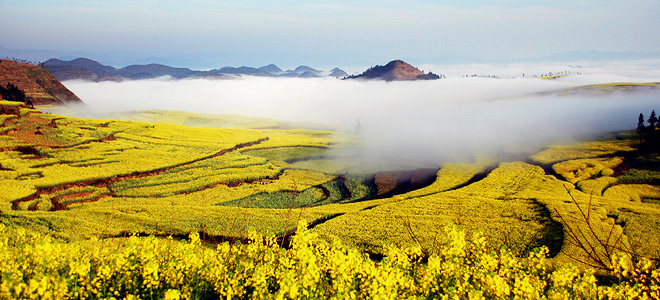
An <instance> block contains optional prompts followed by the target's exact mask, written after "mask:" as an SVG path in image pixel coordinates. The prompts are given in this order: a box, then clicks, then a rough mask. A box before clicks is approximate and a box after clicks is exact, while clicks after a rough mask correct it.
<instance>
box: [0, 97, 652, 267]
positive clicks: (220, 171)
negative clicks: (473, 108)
mask: <svg viewBox="0 0 660 300" xmlns="http://www.w3.org/2000/svg"><path fill="white" fill-rule="evenodd" d="M0 107H2V110H1V111H2V115H0V121H1V122H2V127H0V149H1V150H2V151H1V152H0V191H2V193H0V211H1V213H2V219H1V220H0V221H1V223H2V224H3V225H4V226H5V228H10V230H11V231H15V230H27V231H29V232H33V233H34V234H39V235H44V236H49V237H51V238H53V239H54V240H55V241H60V242H68V243H71V242H83V243H84V242H85V241H87V240H89V239H90V238H94V239H98V238H100V239H106V238H116V237H126V236H129V235H138V236H145V235H155V236H160V237H165V236H169V235H174V236H178V237H185V236H187V235H188V234H189V233H191V232H200V233H202V237H203V241H213V242H220V241H235V240H245V239H247V238H248V233H249V232H250V231H253V232H254V233H256V234H258V235H278V236H280V238H281V239H285V238H286V236H287V233H288V232H291V231H292V230H294V229H295V228H296V225H297V223H298V222H299V221H300V220H306V221H307V224H308V226H307V227H308V228H309V231H310V232H312V233H314V234H316V235H318V236H319V237H320V239H321V240H326V241H332V240H333V239H336V238H338V239H339V240H341V241H342V243H343V244H344V245H346V246H348V247H352V248H354V249H357V250H358V251H361V252H366V253H368V254H369V255H371V256H372V257H375V258H378V257H381V256H382V255H385V254H387V252H388V249H389V248H388V247H390V246H392V245H394V246H397V247H402V248H406V247H419V251H421V253H423V255H431V254H433V253H437V252H438V251H441V246H440V245H443V244H444V243H446V242H448V241H450V239H451V237H450V236H449V235H448V231H447V230H446V228H447V225H458V226H459V227H460V228H461V230H464V232H467V234H469V235H472V234H477V232H479V234H482V235H484V236H486V237H487V238H488V239H489V243H490V247H492V249H496V248H499V247H500V246H506V247H507V248H508V249H510V251H511V253H512V255H515V256H518V257H525V256H527V255H528V254H529V253H532V251H533V249H535V248H538V247H541V246H546V247H548V253H549V256H550V263H551V264H554V265H558V266H560V265H564V264H566V263H572V264H577V265H579V266H582V267H585V266H594V267H602V266H601V265H600V264H602V263H603V258H607V257H609V256H608V255H610V253H608V252H609V251H611V250H612V249H615V248H616V249H623V250H626V251H634V252H635V253H636V254H638V255H642V256H644V257H651V258H655V259H658V258H660V252H658V251H659V250H658V247H657V245H658V244H660V201H659V200H658V199H660V186H659V185H658V183H659V181H658V179H660V167H659V164H658V163H657V161H658V160H659V159H660V154H659V153H658V152H657V151H656V150H657V149H649V148H644V147H640V139H639V138H638V136H637V135H636V134H635V133H634V132H621V133H616V134H612V135H610V136H608V137H603V138H602V139H600V140H595V141H585V142H581V143H575V144H570V145H556V146H550V147H548V148H546V149H544V150H542V151H540V152H538V153H535V154H533V155H531V156H529V158H527V159H526V160H521V161H496V160H495V159H494V158H480V159H478V160H476V161H473V162H468V163H465V162H463V163H458V162H456V163H446V164H444V165H442V167H440V168H439V169H425V168H412V169H410V170H400V169H393V170H388V171H377V172H374V171H372V172H369V171H364V170H363V169H361V166H360V163H359V161H358V160H353V159H351V156H350V155H351V151H350V149H351V145H352V143H353V142H354V137H353V136H351V135H350V134H346V133H340V132H336V131H331V130H327V129H326V130H314V129H293V128H292V127H291V124H283V123H280V122H278V121H275V120H269V119H253V118H252V119H251V118H242V117H238V116H225V118H224V119H223V118H222V117H220V116H217V115H216V116H212V117H209V116H205V115H202V114H187V113H184V112H166V111H153V112H147V111H145V112H136V113H133V114H132V115H131V118H133V119H134V120H132V121H125V120H124V121H120V120H114V119H112V120H110V119H108V120H95V119H80V118H73V117H64V116H60V115H54V114H48V113H42V112H40V111H38V110H33V109H28V108H27V107H22V106H20V105H16V104H15V103H12V102H9V101H2V102H0ZM124 116H126V115H124ZM159 118H162V119H161V122H157V121H158V120H159ZM138 120H147V121H149V122H142V121H138ZM212 120H213V121H212ZM185 125H194V126H196V127H191V126H185ZM204 126H206V127H204ZM601 243H604V244H602V246H599V247H598V248H597V249H594V251H593V253H591V254H589V253H586V252H585V251H584V249H583V248H582V246H581V245H601ZM605 263H606V264H607V266H606V267H610V265H609V264H610V262H605Z"/></svg>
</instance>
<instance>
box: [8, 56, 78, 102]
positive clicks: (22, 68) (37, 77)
mask: <svg viewBox="0 0 660 300" xmlns="http://www.w3.org/2000/svg"><path fill="white" fill-rule="evenodd" d="M8 83H11V84H13V85H15V86H16V87H18V88H19V89H21V90H23V91H24V92H25V96H26V100H30V101H32V103H34V104H65V103H82V101H81V100H80V98H78V96H76V95H75V94H74V93H73V92H71V91H69V89H67V88H66V87H65V86H64V85H62V83H61V82H60V81H59V80H58V79H57V78H55V76H53V75H52V74H50V73H48V72H47V71H46V70H44V69H43V68H41V67H39V66H35V65H31V64H26V63H20V62H15V61H12V60H6V59H0V85H2V86H3V87H4V86H7V84H8Z"/></svg>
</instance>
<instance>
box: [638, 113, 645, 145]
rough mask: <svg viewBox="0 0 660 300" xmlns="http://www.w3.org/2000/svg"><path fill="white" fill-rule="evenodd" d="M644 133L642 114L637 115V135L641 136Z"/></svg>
mask: <svg viewBox="0 0 660 300" xmlns="http://www.w3.org/2000/svg"><path fill="white" fill-rule="evenodd" d="M645 133H646V126H644V115H643V114H642V113H640V114H639V119H638V121H637V134H639V135H640V139H641V136H642V135H644V134H645Z"/></svg>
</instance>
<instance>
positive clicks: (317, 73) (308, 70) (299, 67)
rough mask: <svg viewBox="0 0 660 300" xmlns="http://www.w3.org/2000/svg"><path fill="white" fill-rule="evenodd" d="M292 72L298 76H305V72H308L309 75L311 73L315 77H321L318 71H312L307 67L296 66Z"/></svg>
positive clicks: (312, 69)
mask: <svg viewBox="0 0 660 300" xmlns="http://www.w3.org/2000/svg"><path fill="white" fill-rule="evenodd" d="M293 72H295V73H298V74H300V75H302V74H305V73H306V72H310V73H313V74H316V75H319V76H320V75H321V71H320V70H317V69H314V68H311V67H308V66H298V67H297V68H296V69H295V70H293Z"/></svg>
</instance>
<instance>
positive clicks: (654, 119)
mask: <svg viewBox="0 0 660 300" xmlns="http://www.w3.org/2000/svg"><path fill="white" fill-rule="evenodd" d="M645 124H648V125H645ZM658 127H660V120H659V119H658V116H656V114H655V110H651V114H650V115H649V118H648V119H647V120H644V114H642V113H639V117H638V118H637V130H636V131H637V134H638V135H639V140H640V142H646V143H651V144H657V143H656V142H657V141H658V132H657V131H658V130H657V129H658Z"/></svg>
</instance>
